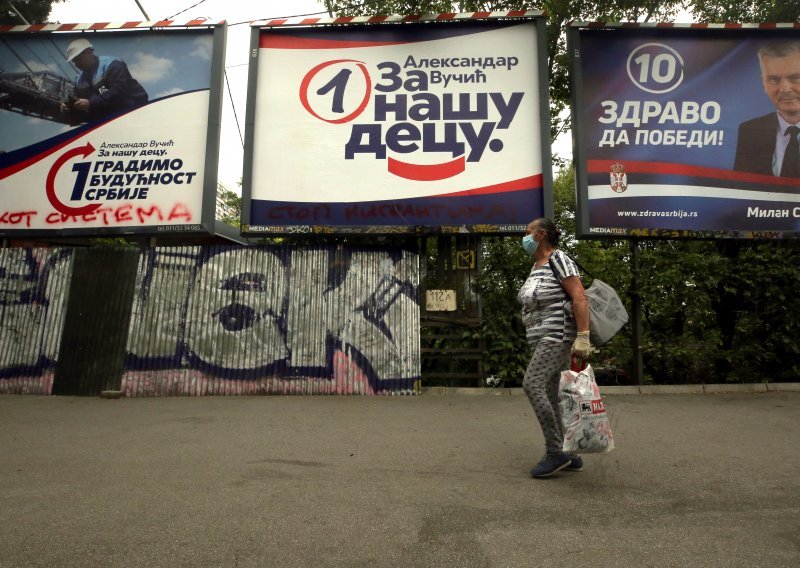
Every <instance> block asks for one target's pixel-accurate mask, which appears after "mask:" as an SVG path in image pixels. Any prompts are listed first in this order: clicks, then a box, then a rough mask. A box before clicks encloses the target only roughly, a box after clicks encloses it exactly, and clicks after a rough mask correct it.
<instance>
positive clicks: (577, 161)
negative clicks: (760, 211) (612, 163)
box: [567, 22, 800, 241]
mask: <svg viewBox="0 0 800 568" xmlns="http://www.w3.org/2000/svg"><path fill="white" fill-rule="evenodd" d="M584 30H607V31H609V32H610V33H613V32H617V33H626V32H628V33H634V32H636V31H642V30H658V31H659V33H660V34H664V33H669V32H670V31H674V32H675V34H678V33H685V31H686V30H691V32H690V33H692V34H698V39H699V38H701V37H702V35H703V34H714V35H715V36H716V37H722V36H724V35H725V34H730V35H731V38H734V36H735V35H740V36H742V40H743V41H746V40H750V39H751V38H753V37H757V35H758V34H765V35H766V34H769V33H773V34H774V33H775V32H781V31H783V32H785V31H794V30H797V31H799V32H800V24H796V23H778V24H774V23H766V24H731V23H729V24H703V23H700V24H698V23H693V24H680V23H655V22H648V23H624V22H613V23H610V22H571V23H570V25H569V26H568V28H567V51H568V54H569V62H570V110H571V113H572V117H573V118H572V148H573V161H574V165H575V192H576V205H577V207H576V216H575V217H576V236H577V237H578V238H580V239H628V240H632V241H636V240H638V239H647V240H650V239H680V240H715V239H726V240H772V241H775V240H793V239H797V238H800V228H799V229H796V230H782V229H781V230H770V229H767V230H760V229H758V228H756V227H753V228H739V229H727V228H708V229H686V228H656V227H637V228H623V227H605V226H604V227H599V228H598V227H595V228H593V227H591V223H590V202H589V171H588V169H589V168H588V167H587V165H588V159H589V158H588V155H589V150H590V149H589V147H588V146H587V145H586V140H587V136H586V135H587V132H588V129H589V126H590V125H589V124H588V121H584V120H583V118H584V117H583V114H582V113H583V112H584V111H585V109H586V108H587V106H586V105H587V102H586V98H587V97H586V90H585V84H584V77H583V66H582V64H581V63H580V57H581V41H580V33H581V32H582V31H584ZM667 37H670V36H667ZM672 37H675V36H674V35H673V36H672ZM609 39H611V38H609ZM765 39H768V38H765ZM798 41H800V36H799V37H798ZM700 196H701V197H702V195H700ZM742 201H743V202H746V201H745V200H744V199H742ZM799 205H800V204H799Z"/></svg>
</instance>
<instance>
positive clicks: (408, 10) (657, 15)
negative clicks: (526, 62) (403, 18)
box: [326, 0, 684, 140]
mask: <svg viewBox="0 0 800 568" xmlns="http://www.w3.org/2000/svg"><path fill="white" fill-rule="evenodd" d="M683 3H684V0H595V1H594V2H576V1H574V0H541V1H540V2H520V1H512V2H480V1H477V2H476V1H471V2H470V1H467V2H447V1H441V0H439V1H436V0H419V1H414V0H385V1H380V2H364V3H362V4H358V5H356V4H354V3H352V2H348V1H347V0H327V1H326V7H327V8H328V10H330V11H333V12H335V13H336V15H339V16H366V15H372V14H423V13H439V12H491V11H505V10H526V9H538V10H542V11H545V12H547V68H548V73H549V76H550V86H549V91H550V120H551V126H550V135H551V139H552V140H555V138H556V136H558V134H560V133H561V132H565V131H567V130H569V127H570V119H569V117H568V116H564V110H565V109H566V108H567V106H568V105H569V93H570V85H569V69H568V65H569V57H568V56H567V40H566V28H567V25H568V24H569V22H571V21H573V20H577V21H592V20H602V21H608V22H621V21H634V22H637V21H641V22H646V21H655V20H663V21H666V20H669V19H671V18H673V17H674V16H675V15H676V14H677V13H678V11H679V10H680V9H681V7H682V6H683Z"/></svg>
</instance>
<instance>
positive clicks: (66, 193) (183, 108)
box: [0, 22, 226, 237]
mask: <svg viewBox="0 0 800 568" xmlns="http://www.w3.org/2000/svg"><path fill="white" fill-rule="evenodd" d="M172 25H173V24H172V23H171V22H155V23H147V22H143V23H140V24H139V23H129V24H125V26H124V27H122V28H116V29H109V28H108V27H106V24H64V25H61V24H57V25H50V26H45V27H44V28H42V26H30V27H29V28H23V27H22V26H19V27H17V28H0V196H2V197H1V198H0V235H3V236H30V237H33V236H60V235H82V236H92V235H114V234H145V235H164V234H169V233H209V232H213V224H214V206H215V193H216V182H217V180H216V178H217V154H218V150H219V124H220V113H221V97H220V93H221V92H222V89H221V87H222V76H223V74H222V69H223V63H224V57H225V32H226V26H225V24H224V23H219V24H214V25H209V24H208V23H207V22H202V23H199V24H197V25H192V23H189V24H182V25H180V26H175V27H172ZM66 30H71V31H66ZM77 30H81V31H77ZM100 30H102V31H100Z"/></svg>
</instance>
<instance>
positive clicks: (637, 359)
mask: <svg viewBox="0 0 800 568" xmlns="http://www.w3.org/2000/svg"><path fill="white" fill-rule="evenodd" d="M631 261H632V264H633V267H632V268H633V272H632V274H631V308H632V311H633V317H632V318H631V319H632V320H633V321H632V322H631V324H632V334H631V335H632V347H633V376H634V377H635V378H636V384H637V385H639V386H642V377H643V374H644V373H643V364H642V299H641V297H640V296H639V241H637V240H636V239H631Z"/></svg>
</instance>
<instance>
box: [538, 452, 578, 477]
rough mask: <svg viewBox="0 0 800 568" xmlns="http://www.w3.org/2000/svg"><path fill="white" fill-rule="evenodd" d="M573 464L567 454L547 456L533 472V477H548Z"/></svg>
mask: <svg viewBox="0 0 800 568" xmlns="http://www.w3.org/2000/svg"><path fill="white" fill-rule="evenodd" d="M571 463H572V459H570V457H569V456H568V455H567V454H547V455H545V456H544V458H543V459H542V461H540V462H539V463H538V464H536V467H534V468H533V469H532V470H531V477H548V476H550V475H553V474H554V473H555V472H557V471H559V470H562V469H564V468H565V467H567V466H568V465H570V464H571Z"/></svg>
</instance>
